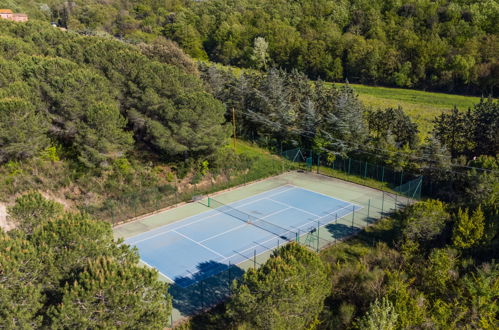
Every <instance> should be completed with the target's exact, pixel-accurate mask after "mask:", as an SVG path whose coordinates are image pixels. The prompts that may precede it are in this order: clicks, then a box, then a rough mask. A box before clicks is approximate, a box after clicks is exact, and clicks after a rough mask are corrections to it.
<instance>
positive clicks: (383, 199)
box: [381, 191, 385, 216]
mask: <svg viewBox="0 0 499 330" xmlns="http://www.w3.org/2000/svg"><path fill="white" fill-rule="evenodd" d="M384 205H385V192H384V191H383V197H382V198H381V216H383V213H384V210H383V206H384Z"/></svg>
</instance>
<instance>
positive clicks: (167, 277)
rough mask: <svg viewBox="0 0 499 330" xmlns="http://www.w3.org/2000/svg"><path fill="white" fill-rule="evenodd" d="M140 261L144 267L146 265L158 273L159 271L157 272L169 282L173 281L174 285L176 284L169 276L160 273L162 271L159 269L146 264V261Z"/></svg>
mask: <svg viewBox="0 0 499 330" xmlns="http://www.w3.org/2000/svg"><path fill="white" fill-rule="evenodd" d="M140 261H141V262H142V263H143V264H144V265H146V266H147V267H150V268H152V269H154V270H156V271H157V272H158V273H159V274H160V275H161V276H163V277H165V278H166V279H167V280H169V281H171V282H172V283H175V281H174V280H172V279H171V278H170V277H169V276H166V275H165V274H163V273H162V272H160V270H159V269H158V268H156V267H153V266H151V265H149V264H148V263H147V262H145V261H144V260H142V259H140Z"/></svg>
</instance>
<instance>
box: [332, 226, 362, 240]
mask: <svg viewBox="0 0 499 330" xmlns="http://www.w3.org/2000/svg"><path fill="white" fill-rule="evenodd" d="M326 229H327V230H328V231H329V232H330V233H331V234H332V235H333V237H334V238H336V239H342V238H344V237H347V236H349V235H352V234H355V233H357V232H358V231H359V228H356V227H353V228H352V227H351V226H347V225H344V224H342V223H330V224H329V225H326Z"/></svg>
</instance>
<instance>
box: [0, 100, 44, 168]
mask: <svg viewBox="0 0 499 330" xmlns="http://www.w3.org/2000/svg"><path fill="white" fill-rule="evenodd" d="M47 131H48V125H47V122H46V120H45V118H44V116H43V115H42V114H41V113H40V112H38V111H36V109H35V108H34V106H33V105H32V104H31V103H30V102H28V101H26V100H23V99H18V98H2V99H0V164H1V163H3V162H6V161H9V160H20V159H25V158H29V157H32V156H35V155H36V154H37V153H38V152H39V151H41V150H43V148H45V147H47V146H48V142H49V141H48V138H47V135H46V134H47Z"/></svg>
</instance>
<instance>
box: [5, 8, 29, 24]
mask: <svg viewBox="0 0 499 330" xmlns="http://www.w3.org/2000/svg"><path fill="white" fill-rule="evenodd" d="M0 18H2V19H8V20H9V21H14V22H27V21H28V19H29V18H28V15H26V14H22V13H13V12H12V10H10V9H0Z"/></svg>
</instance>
